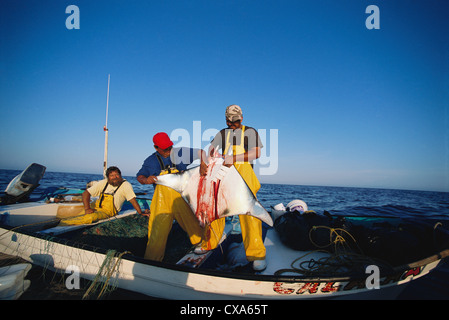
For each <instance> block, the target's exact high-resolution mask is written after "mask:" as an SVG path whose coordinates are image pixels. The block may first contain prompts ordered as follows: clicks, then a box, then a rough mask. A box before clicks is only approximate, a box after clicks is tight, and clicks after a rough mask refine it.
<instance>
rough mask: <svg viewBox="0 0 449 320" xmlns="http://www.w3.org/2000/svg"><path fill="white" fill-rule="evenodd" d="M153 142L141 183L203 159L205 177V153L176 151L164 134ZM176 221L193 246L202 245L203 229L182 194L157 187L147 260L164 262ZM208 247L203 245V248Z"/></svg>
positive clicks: (201, 167)
mask: <svg viewBox="0 0 449 320" xmlns="http://www.w3.org/2000/svg"><path fill="white" fill-rule="evenodd" d="M153 143H154V148H155V149H156V152H155V153H153V154H152V155H151V156H149V157H148V158H147V159H145V161H144V163H143V165H142V168H141V169H140V170H139V172H138V173H137V181H139V183H141V184H154V183H155V182H156V181H157V176H160V175H163V174H168V173H177V172H181V171H184V170H186V169H187V166H188V165H190V164H191V163H192V162H193V161H195V160H197V159H200V160H201V164H200V174H201V175H205V174H206V171H207V165H206V163H205V162H204V160H205V159H206V153H205V152H204V151H203V150H197V149H192V148H173V142H172V141H171V140H170V138H169V137H168V135H167V134H166V133H165V132H159V133H157V134H155V135H154V137H153ZM173 219H175V220H176V221H177V222H178V223H179V225H180V226H181V228H182V229H183V230H184V231H186V232H187V234H188V235H189V238H190V242H191V243H192V245H197V244H200V243H201V242H202V236H203V232H204V230H203V228H201V227H200V225H199V223H198V221H197V219H196V217H195V215H194V213H193V212H192V210H191V209H190V207H189V205H188V204H187V203H186V202H185V201H184V199H183V198H182V197H181V195H180V194H179V193H178V192H176V191H175V190H173V189H171V188H169V187H165V186H162V185H155V188H154V194H153V199H152V201H151V206H150V218H149V221H148V243H147V248H146V251H145V256H144V257H145V259H149V260H156V261H162V259H163V258H164V254H165V246H166V244H167V238H168V234H169V233H170V230H171V227H172V224H173ZM206 245H207V243H206V242H204V246H206Z"/></svg>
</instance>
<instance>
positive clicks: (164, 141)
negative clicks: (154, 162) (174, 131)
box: [153, 132, 173, 149]
mask: <svg viewBox="0 0 449 320" xmlns="http://www.w3.org/2000/svg"><path fill="white" fill-rule="evenodd" d="M153 143H154V145H156V146H158V147H159V148H161V149H167V148H168V147H171V146H172V145H173V142H172V141H171V140H170V138H169V137H168V134H166V133H165V132H159V133H156V134H155V135H154V137H153Z"/></svg>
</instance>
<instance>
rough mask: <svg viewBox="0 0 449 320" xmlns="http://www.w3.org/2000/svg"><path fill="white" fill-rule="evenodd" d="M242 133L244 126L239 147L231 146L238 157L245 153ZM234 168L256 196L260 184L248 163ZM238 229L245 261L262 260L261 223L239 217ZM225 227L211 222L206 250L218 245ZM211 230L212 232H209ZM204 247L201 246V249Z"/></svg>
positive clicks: (227, 141) (226, 149) (263, 252)
mask: <svg viewBox="0 0 449 320" xmlns="http://www.w3.org/2000/svg"><path fill="white" fill-rule="evenodd" d="M244 131H245V126H243V127H242V137H241V143H240V145H233V146H232V149H233V154H234V155H238V154H242V153H245V148H244V138H243V137H244ZM229 135H230V133H228V136H227V137H226V147H225V150H224V152H223V154H226V153H227V151H228V149H229V147H230V139H229ZM234 166H235V168H236V169H237V171H238V172H239V173H240V175H241V176H242V178H243V180H245V182H246V184H247V185H248V187H249V188H250V189H251V191H252V193H253V194H254V196H256V194H257V191H259V189H260V182H259V180H258V179H257V176H256V174H255V173H254V170H253V168H252V167H251V164H250V163H249V162H236V163H234ZM239 220H240V227H241V230H242V238H243V245H244V247H245V252H246V259H247V260H248V261H254V260H264V259H265V255H266V249H265V246H264V244H263V239H262V221H261V220H260V219H257V218H255V217H252V216H248V215H239ZM224 226H225V219H224V218H222V219H218V220H215V221H213V222H212V223H211V224H210V226H209V230H207V233H208V234H210V237H209V241H208V245H207V248H208V249H214V248H215V247H217V245H218V241H219V240H220V238H221V235H222V234H223V230H224ZM210 229H212V230H210ZM204 247H205V245H204V244H203V248H204Z"/></svg>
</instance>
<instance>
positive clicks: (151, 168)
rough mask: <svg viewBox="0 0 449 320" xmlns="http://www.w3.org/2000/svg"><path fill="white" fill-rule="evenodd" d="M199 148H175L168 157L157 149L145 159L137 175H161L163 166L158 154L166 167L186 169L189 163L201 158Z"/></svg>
mask: <svg viewBox="0 0 449 320" xmlns="http://www.w3.org/2000/svg"><path fill="white" fill-rule="evenodd" d="M198 150H199V149H192V148H173V149H172V151H171V153H170V157H168V158H164V157H163V156H162V155H161V154H160V153H159V152H157V151H156V152H155V153H153V154H152V155H151V156H149V157H148V158H146V159H145V161H144V162H143V165H142V168H140V170H139V172H137V174H136V177H138V176H145V177H149V176H158V175H160V173H161V171H162V168H161V165H160V164H159V160H158V159H157V155H159V158H160V159H161V160H162V163H163V165H164V167H167V165H168V166H170V167H176V169H178V170H179V171H185V170H186V169H187V166H188V165H190V164H191V163H192V162H193V161H195V160H197V159H199V156H198Z"/></svg>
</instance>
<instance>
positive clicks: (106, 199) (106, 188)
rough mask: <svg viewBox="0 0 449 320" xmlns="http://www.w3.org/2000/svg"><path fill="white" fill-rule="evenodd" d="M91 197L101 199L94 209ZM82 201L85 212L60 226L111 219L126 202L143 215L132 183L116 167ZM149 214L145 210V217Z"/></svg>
mask: <svg viewBox="0 0 449 320" xmlns="http://www.w3.org/2000/svg"><path fill="white" fill-rule="evenodd" d="M91 196H92V197H97V196H98V197H99V199H98V200H97V201H96V203H95V206H94V207H93V208H92V207H91V204H90V200H91ZM82 199H83V204H84V211H82V213H81V215H78V216H75V217H71V218H65V219H63V220H61V222H60V223H59V225H61V226H64V225H80V224H90V223H94V222H97V221H99V220H103V219H107V218H111V217H113V216H115V215H116V214H117V212H119V211H120V210H121V209H122V206H123V203H124V202H125V201H129V202H130V203H131V204H132V206H133V207H134V209H136V211H137V213H139V214H142V209H141V208H140V206H139V204H138V203H137V200H136V195H135V193H134V190H133V187H132V185H131V183H129V182H128V181H126V180H125V179H123V178H122V173H121V171H120V169H119V168H117V167H114V166H112V167H109V168H108V169H107V170H106V179H104V180H101V181H98V182H97V183H95V184H94V185H93V186H91V187H90V188H88V189H86V190H85V191H84V192H83V194H82ZM149 214H150V210H148V209H145V211H144V215H149Z"/></svg>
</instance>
